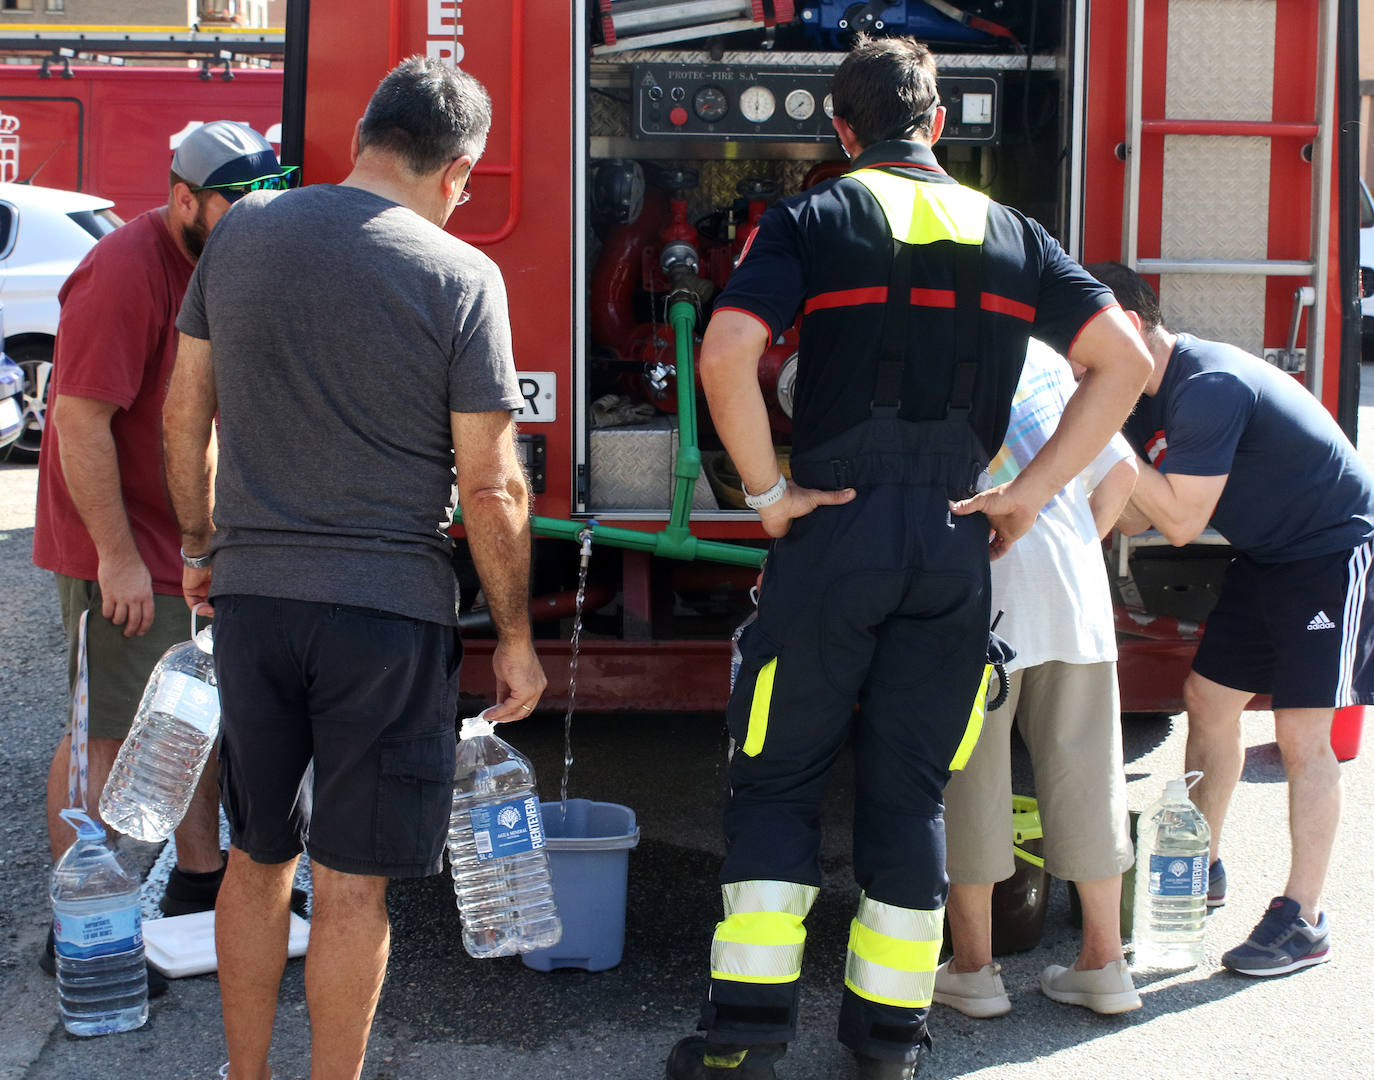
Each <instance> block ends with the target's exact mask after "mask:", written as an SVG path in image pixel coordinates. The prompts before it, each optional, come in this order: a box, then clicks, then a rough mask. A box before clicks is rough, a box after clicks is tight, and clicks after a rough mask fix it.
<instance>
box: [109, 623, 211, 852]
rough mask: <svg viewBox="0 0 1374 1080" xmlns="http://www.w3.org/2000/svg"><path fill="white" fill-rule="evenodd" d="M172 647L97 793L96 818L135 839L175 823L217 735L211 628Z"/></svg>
mask: <svg viewBox="0 0 1374 1080" xmlns="http://www.w3.org/2000/svg"><path fill="white" fill-rule="evenodd" d="M195 620H196V617H195V614H194V613H192V615H191V640H190V641H185V642H182V644H180V645H173V646H172V647H171V648H170V649H168V650H167V651H166V652H165V653H163V654H162V659H160V660H159V661H158V662H157V665H156V666H155V667H154V668H153V673H152V675H151V676H149V678H148V685H147V687H146V688H145V689H144V691H143V700H142V701H141V702H139V706H138V713H137V715H136V716H135V717H134V722H133V726H132V727H131V728H130V729H129V734H128V736H127V737H126V738H125V739H124V744H123V745H122V746H121V747H120V748H119V754H118V756H117V757H116V758H115V762H114V766H113V767H112V768H111V769H110V776H109V779H108V780H107V781H106V782H105V790H104V791H102V792H101V793H100V816H101V817H102V818H103V819H104V821H105V824H107V825H109V826H110V828H112V829H117V830H118V831H120V832H122V833H124V834H125V835H126V836H132V837H135V838H136V839H139V840H148V841H156V840H165V839H167V837H169V836H171V835H172V832H173V831H174V830H175V829H176V827H177V826H178V825H180V824H181V819H182V818H184V817H185V816H186V808H187V807H188V806H190V805H191V796H192V795H194V794H195V790H196V785H197V784H198V783H200V774H201V773H202V772H203V771H204V770H205V762H206V760H207V759H208V758H209V756H210V751H211V750H212V749H213V748H214V745H215V740H216V739H217V738H218V737H219V687H218V686H217V685H216V683H215V660H214V655H213V651H214V638H213V633H214V631H213V628H212V627H209V626H207V627H206V628H205V629H203V630H201V631H200V633H196V630H195Z"/></svg>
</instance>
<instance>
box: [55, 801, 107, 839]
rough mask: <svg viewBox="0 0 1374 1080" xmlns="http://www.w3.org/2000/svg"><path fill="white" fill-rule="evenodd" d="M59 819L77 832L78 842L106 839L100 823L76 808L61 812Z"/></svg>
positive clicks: (59, 812)
mask: <svg viewBox="0 0 1374 1080" xmlns="http://www.w3.org/2000/svg"><path fill="white" fill-rule="evenodd" d="M58 817H60V818H61V819H62V820H63V821H65V822H66V823H67V824H68V825H70V826H71V827H72V828H73V829H75V830H76V838H77V839H78V840H104V839H105V830H104V829H102V828H101V827H100V823H99V822H98V821H95V820H93V819H92V818H91V816H90V815H89V814H88V813H86V811H84V810H77V809H76V808H75V807H72V808H70V809H67V810H59V811H58Z"/></svg>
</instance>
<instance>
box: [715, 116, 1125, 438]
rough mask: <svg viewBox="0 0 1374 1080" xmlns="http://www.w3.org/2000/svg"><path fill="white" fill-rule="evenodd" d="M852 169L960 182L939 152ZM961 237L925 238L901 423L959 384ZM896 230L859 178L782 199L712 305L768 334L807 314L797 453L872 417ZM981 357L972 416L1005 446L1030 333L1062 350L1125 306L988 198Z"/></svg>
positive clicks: (902, 148)
mask: <svg viewBox="0 0 1374 1080" xmlns="http://www.w3.org/2000/svg"><path fill="white" fill-rule="evenodd" d="M853 167H854V168H855V169H862V168H870V169H872V168H876V169H880V170H882V171H884V172H891V173H895V174H896V175H898V176H901V177H905V178H909V179H913V180H917V181H919V182H920V183H925V184H954V183H955V181H954V180H953V179H952V178H951V177H950V176H949V175H947V174H946V173H945V171H944V170H943V169H941V168H940V166H939V165H938V164H937V163H936V160H935V155H934V154H933V153H932V152H931V149H930V147H929V146H926V145H925V144H923V143H917V142H904V141H892V142H883V143H878V144H877V145H875V146H872V147H869V148H868V149H867V150H866V151H864V153H863V154H861V155H860V156H859V157H858V158H857V159H855V161H854V162H853ZM953 249H954V243H953V241H949V240H942V241H937V242H935V243H930V244H921V245H918V246H917V248H916V251H915V260H914V265H913V270H912V281H911V285H912V307H911V312H910V317H909V319H908V324H907V326H908V336H909V340H910V347H909V349H910V351H909V352H908V354H907V364H906V369H905V374H904V379H905V381H904V385H903V388H902V408H901V412H900V415H901V416H902V417H903V418H904V419H908V420H919V419H930V418H931V417H932V415H934V414H936V413H940V412H941V411H942V410H943V407H944V404H945V402H947V401H948V399H949V393H950V383H951V380H952V378H953V360H952V353H953V342H954V325H955V315H954V300H953V297H954V293H953V289H954V258H953ZM891 252H892V233H891V230H890V229H889V227H888V224H887V219H886V217H885V216H884V214H883V210H882V207H881V206H880V205H879V204H878V201H877V199H875V198H874V196H873V195H872V194H871V193H870V192H869V190H868V189H867V188H866V187H864V185H863V184H862V183H860V182H859V181H858V180H855V179H853V178H851V177H847V176H846V177H839V178H837V179H835V180H830V181H827V182H825V183H822V184H818V185H816V186H815V187H813V188H811V189H809V190H807V191H804V192H802V193H801V194H799V195H795V196H793V197H791V198H789V199H784V200H782V201H780V202H779V203H777V204H776V205H775V206H773V207H771V208H770V209H769V210H768V212H767V213H766V214H764V216H763V218H762V220H761V221H760V222H759V228H758V231H757V232H756V233H755V234H754V236H753V238H752V240H751V241H750V243H749V245H748V247H747V248H746V249H745V253H744V256H743V258H742V259H741V260H740V264H739V266H738V267H737V268H736V269H735V272H734V273H733V274H732V275H731V277H730V281H729V284H728V285H727V286H726V288H725V290H724V291H723V292H722V293H721V295H720V298H719V300H718V302H717V305H716V310H717V311H721V310H725V309H733V310H736V311H742V312H744V313H746V314H748V315H752V316H753V317H754V318H756V319H758V320H759V321H760V322H761V323H763V324H764V326H766V327H767V329H768V334H769V338H770V340H776V339H777V338H778V337H779V336H780V335H782V334H784V333H785V332H790V328H791V327H792V324H793V322H794V321H795V320H796V318H797V316H798V314H800V315H801V338H800V358H799V360H798V370H797V386H796V392H795V395H794V398H793V402H794V406H793V414H792V430H793V451H794V452H801V451H804V450H808V449H811V448H814V447H816V446H818V445H819V444H820V443H823V442H825V441H826V440H827V439H830V438H833V437H834V436H836V435H839V434H841V433H842V432H844V431H847V430H848V429H849V428H851V427H853V426H854V425H856V424H858V423H860V422H862V421H863V420H866V419H867V418H868V416H869V405H870V402H871V401H872V398H873V388H874V382H875V379H876V378H877V358H878V352H879V345H880V342H881V337H882V328H883V315H884V305H885V304H886V302H887V284H888V277H889V273H890V270H891V263H892V254H891ZM982 263H983V285H982V289H983V293H982V297H981V309H982V315H983V322H984V325H983V326H982V327H981V329H980V335H979V344H980V348H981V361H980V364H979V373H978V381H977V384H976V389H975V391H974V400H973V407H972V410H971V415H970V422H971V423H972V424H973V428H974V430H975V431H976V432H977V434H978V437H979V439H980V440H981V441H982V443H983V446H984V447H985V448H986V449H987V450H988V451H989V452H993V451H995V450H996V449H997V448H998V447H999V446H1001V445H1002V437H1003V435H1004V434H1005V432H1006V426H1007V416H1008V413H1009V412H1010V409H1011V399H1012V394H1013V392H1014V391H1015V389H1016V383H1017V379H1018V378H1019V377H1020V374H1021V364H1022V361H1023V360H1024V359H1025V354H1026V340H1027V338H1029V337H1030V336H1032V335H1034V336H1035V337H1038V338H1040V339H1042V340H1043V341H1045V342H1047V343H1048V344H1049V345H1051V346H1052V347H1053V348H1055V349H1056V350H1058V351H1059V352H1061V353H1067V352H1068V350H1069V346H1070V345H1071V344H1072V342H1073V340H1074V338H1075V337H1077V335H1078V333H1079V331H1080V330H1081V329H1082V328H1083V326H1084V325H1085V324H1086V323H1087V322H1088V320H1089V319H1091V318H1092V317H1093V316H1094V315H1096V314H1097V313H1098V312H1099V311H1101V310H1102V309H1103V308H1106V307H1110V306H1113V305H1114V304H1115V301H1114V300H1113V298H1112V294H1111V292H1110V291H1109V290H1107V289H1106V287H1104V286H1103V285H1101V284H1100V283H1099V282H1098V281H1097V280H1096V279H1094V278H1093V277H1092V276H1091V275H1089V274H1088V273H1087V271H1085V270H1084V269H1083V268H1082V267H1080V266H1079V265H1078V263H1076V262H1074V260H1073V259H1071V258H1069V256H1068V255H1067V254H1065V252H1064V249H1063V248H1061V247H1060V246H1059V244H1058V243H1057V242H1056V241H1055V240H1054V238H1053V237H1051V236H1050V235H1049V234H1048V233H1047V232H1045V230H1044V229H1043V228H1041V226H1040V225H1038V224H1037V223H1036V222H1034V221H1031V220H1030V219H1029V218H1026V217H1025V216H1023V215H1022V214H1020V213H1018V212H1017V211H1015V210H1012V209H1011V208H1009V207H1006V206H1002V205H1000V204H998V203H995V202H990V203H989V204H988V210H987V223H986V229H985V233H984V239H983V258H982Z"/></svg>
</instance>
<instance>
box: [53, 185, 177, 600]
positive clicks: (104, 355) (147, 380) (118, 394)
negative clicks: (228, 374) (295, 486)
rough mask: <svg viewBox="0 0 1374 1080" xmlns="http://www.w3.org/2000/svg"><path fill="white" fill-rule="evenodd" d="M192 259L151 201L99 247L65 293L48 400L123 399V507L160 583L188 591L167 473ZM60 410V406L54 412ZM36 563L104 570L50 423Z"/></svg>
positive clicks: (114, 422) (162, 589) (116, 429)
mask: <svg viewBox="0 0 1374 1080" xmlns="http://www.w3.org/2000/svg"><path fill="white" fill-rule="evenodd" d="M192 269H193V267H192V265H191V263H190V262H189V261H188V260H187V258H186V256H185V255H183V254H182V253H181V251H180V249H179V248H177V246H176V244H175V243H174V242H173V241H172V237H171V235H170V234H169V233H168V232H167V226H166V225H165V224H164V223H163V220H162V216H161V211H160V210H150V211H148V212H147V213H145V214H142V215H140V216H139V217H136V218H134V220H133V221H130V222H129V223H128V224H127V225H123V226H121V227H120V228H118V229H116V230H115V231H114V232H112V233H110V235H108V236H106V237H105V238H104V239H102V240H101V241H100V242H99V243H98V244H96V245H95V247H94V248H92V249H91V250H90V251H89V252H88V253H87V255H86V257H85V258H84V259H83V260H81V264H80V265H79V266H78V267H77V268H76V269H75V270H73V271H72V273H71V276H70V277H68V278H67V280H66V283H65V284H64V285H63V286H62V290H61V292H60V293H58V299H59V300H60V301H61V304H62V316H61V318H60V319H59V321H58V324H57V342H56V345H55V346H54V349H53V370H52V378H51V381H50V382H49V384H48V401H49V408H50V409H52V407H53V405H54V404H55V403H56V401H57V398H58V397H59V396H61V395H64V394H65V395H69V396H72V397H85V398H95V399H96V400H98V401H106V402H109V403H111V404H113V405H117V406H118V407H119V408H118V411H117V412H116V413H115V414H114V416H113V417H112V418H111V423H110V427H111V431H112V432H113V434H114V441H115V451H116V453H117V454H118V456H119V477H120V485H121V487H122V489H123V496H124V509H125V512H126V513H127V514H128V516H129V525H130V527H131V528H132V530H133V536H134V543H135V544H137V545H138V550H139V553H140V554H141V555H142V556H143V561H144V562H145V563H146V564H147V566H148V571H149V573H150V574H151V575H152V578H153V591H154V592H159V593H167V594H169V595H173V596H177V595H180V594H181V556H180V554H179V548H180V546H181V545H180V538H181V534H180V530H179V528H178V527H177V522H176V517H175V515H174V514H173V513H172V507H171V505H170V503H169V502H168V501H167V491H166V485H165V484H164V483H163V475H162V401H163V398H164V397H165V396H166V394H167V381H168V379H169V378H170V377H171V374H172V364H173V362H174V361H175V360H176V352H177V331H176V315H177V310H178V309H179V308H180V306H181V299H182V296H183V295H185V292H186V285H187V283H188V282H189V281H190V280H191V271H192ZM50 418H51V413H50ZM33 561H34V563H36V564H37V565H38V566H41V567H43V568H44V569H46V570H53V571H56V572H57V573H60V574H66V575H67V576H68V577H74V578H81V579H83V580H86V581H95V580H96V579H97V574H96V571H97V566H98V560H97V558H96V551H95V544H94V543H92V541H91V537H90V535H89V534H88V533H87V531H86V526H85V525H84V524H83V522H82V521H81V516H80V515H79V514H78V513H77V512H76V507H75V505H73V503H72V500H71V496H70V495H69V494H68V491H67V483H66V480H65V478H64V477H63V475H62V459H61V457H60V446H59V436H58V432H57V428H56V426H55V425H54V424H52V423H49V424H48V426H47V427H46V428H45V429H44V432H43V451H42V454H41V455H40V457H39V464H38V514H37V519H36V521H35V523H34V530H33Z"/></svg>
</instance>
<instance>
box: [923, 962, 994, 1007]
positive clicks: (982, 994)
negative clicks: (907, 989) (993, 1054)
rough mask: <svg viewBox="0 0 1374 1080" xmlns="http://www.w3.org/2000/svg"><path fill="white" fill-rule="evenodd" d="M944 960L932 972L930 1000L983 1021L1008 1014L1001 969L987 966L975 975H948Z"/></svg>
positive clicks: (953, 972)
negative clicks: (933, 984)
mask: <svg viewBox="0 0 1374 1080" xmlns="http://www.w3.org/2000/svg"><path fill="white" fill-rule="evenodd" d="M950 963H951V961H949V960H946V961H945V962H944V963H943V964H941V965H940V966H939V967H937V968H936V969H935V993H934V994H933V995H932V997H931V1000H933V1001H938V1002H939V1003H940V1004H941V1005H948V1006H949V1007H950V1008H951V1009H958V1010H959V1012H961V1013H963V1014H964V1015H965V1016H972V1017H975V1018H977V1019H979V1020H985V1019H987V1018H988V1017H991V1016H1006V1015H1007V1013H1009V1012H1011V998H1009V997H1007V988H1006V987H1005V986H1003V985H1002V965H1001V964H998V963H992V964H987V965H985V966H984V967H981V968H979V969H978V970H977V971H967V972H963V971H951V970H950V968H949V965H950Z"/></svg>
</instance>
